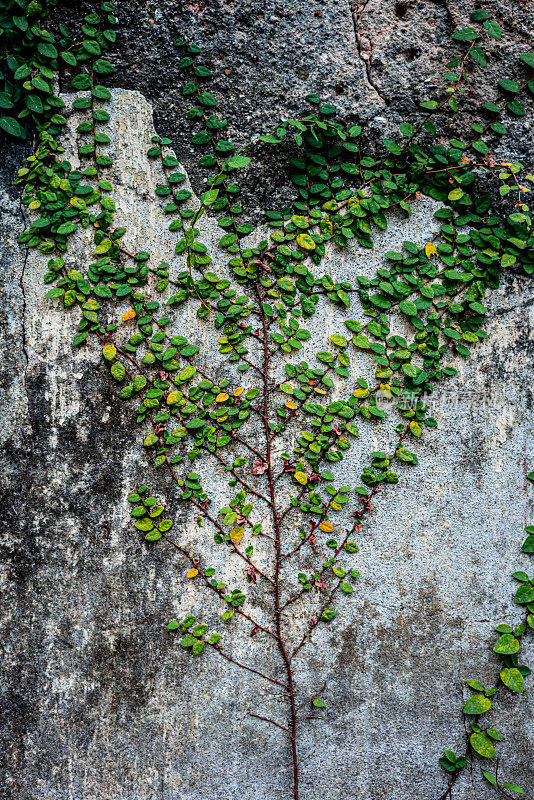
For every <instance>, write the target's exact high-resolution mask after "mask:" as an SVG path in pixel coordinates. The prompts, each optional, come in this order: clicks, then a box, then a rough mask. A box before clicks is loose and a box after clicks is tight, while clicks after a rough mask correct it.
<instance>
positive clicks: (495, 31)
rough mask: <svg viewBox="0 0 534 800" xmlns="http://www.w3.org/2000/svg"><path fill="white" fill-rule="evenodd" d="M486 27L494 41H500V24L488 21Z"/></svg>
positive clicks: (492, 20) (485, 23)
mask: <svg viewBox="0 0 534 800" xmlns="http://www.w3.org/2000/svg"><path fill="white" fill-rule="evenodd" d="M484 27H485V29H486V30H487V32H488V34H489V35H490V36H491V37H492V38H493V39H500V38H501V35H502V31H501V26H500V25H499V23H498V22H495V20H494V19H488V20H486V21H485V22H484Z"/></svg>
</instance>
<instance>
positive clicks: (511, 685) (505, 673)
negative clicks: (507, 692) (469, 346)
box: [501, 667, 525, 694]
mask: <svg viewBox="0 0 534 800" xmlns="http://www.w3.org/2000/svg"><path fill="white" fill-rule="evenodd" d="M501 681H502V682H503V683H504V685H505V686H507V687H508V689H511V690H512V692H518V693H519V694H520V693H521V692H522V691H523V689H524V688H525V681H524V678H523V676H522V675H521V673H520V672H519V670H518V669H516V668H515V667H510V668H508V667H505V669H503V670H501Z"/></svg>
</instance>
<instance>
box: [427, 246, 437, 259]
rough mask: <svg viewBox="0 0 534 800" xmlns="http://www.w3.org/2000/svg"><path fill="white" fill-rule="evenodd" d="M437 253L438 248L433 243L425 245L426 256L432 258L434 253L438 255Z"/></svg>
mask: <svg viewBox="0 0 534 800" xmlns="http://www.w3.org/2000/svg"><path fill="white" fill-rule="evenodd" d="M437 252H438V248H437V247H436V245H435V244H434V243H433V242H429V243H428V244H426V245H425V255H426V257H427V258H430V256H431V255H432V253H437Z"/></svg>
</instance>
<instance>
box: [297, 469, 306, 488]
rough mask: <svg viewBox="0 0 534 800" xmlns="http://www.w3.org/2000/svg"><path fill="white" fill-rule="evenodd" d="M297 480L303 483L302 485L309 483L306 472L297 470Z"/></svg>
mask: <svg viewBox="0 0 534 800" xmlns="http://www.w3.org/2000/svg"><path fill="white" fill-rule="evenodd" d="M295 480H296V481H298V482H299V483H300V484H302V486H306V484H307V483H308V478H307V477H306V473H305V472H295Z"/></svg>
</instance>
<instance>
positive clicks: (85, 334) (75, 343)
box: [72, 331, 534, 538]
mask: <svg viewBox="0 0 534 800" xmlns="http://www.w3.org/2000/svg"><path fill="white" fill-rule="evenodd" d="M88 336H89V334H88V332H87V331H84V332H83V333H78V334H76V336H75V337H74V339H73V340H72V346H73V347H79V346H80V345H81V344H83V342H85V340H86V339H87V337H88ZM533 538H534V537H533Z"/></svg>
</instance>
